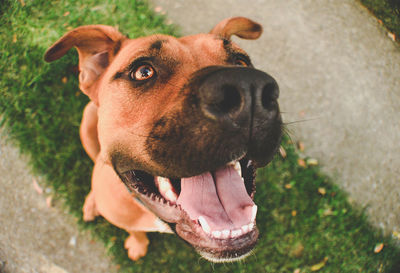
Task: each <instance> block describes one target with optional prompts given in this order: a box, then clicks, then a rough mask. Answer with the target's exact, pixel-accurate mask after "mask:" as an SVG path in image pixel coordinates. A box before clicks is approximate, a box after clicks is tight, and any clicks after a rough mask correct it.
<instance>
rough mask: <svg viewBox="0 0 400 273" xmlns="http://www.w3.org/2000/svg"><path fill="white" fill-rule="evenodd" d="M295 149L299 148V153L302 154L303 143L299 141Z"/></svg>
mask: <svg viewBox="0 0 400 273" xmlns="http://www.w3.org/2000/svg"><path fill="white" fill-rule="evenodd" d="M297 148H299V150H300V151H301V152H304V143H303V142H301V141H299V142H297Z"/></svg>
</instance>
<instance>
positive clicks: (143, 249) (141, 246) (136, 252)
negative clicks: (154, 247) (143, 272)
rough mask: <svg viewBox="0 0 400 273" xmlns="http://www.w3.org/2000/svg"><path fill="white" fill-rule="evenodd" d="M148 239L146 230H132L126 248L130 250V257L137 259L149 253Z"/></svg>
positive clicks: (126, 241)
mask: <svg viewBox="0 0 400 273" xmlns="http://www.w3.org/2000/svg"><path fill="white" fill-rule="evenodd" d="M148 245H149V239H147V236H146V233H145V232H132V233H131V234H130V235H129V237H128V238H126V240H125V248H126V249H127V250H128V257H129V258H130V259H132V260H134V261H137V260H138V259H140V258H141V257H143V256H144V255H146V253H147V246H148Z"/></svg>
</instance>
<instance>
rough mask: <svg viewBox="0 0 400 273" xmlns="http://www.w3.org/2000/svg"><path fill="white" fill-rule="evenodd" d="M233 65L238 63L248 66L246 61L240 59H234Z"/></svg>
mask: <svg viewBox="0 0 400 273" xmlns="http://www.w3.org/2000/svg"><path fill="white" fill-rule="evenodd" d="M235 65H239V66H249V65H248V63H247V62H246V61H244V60H242V59H236V60H235Z"/></svg>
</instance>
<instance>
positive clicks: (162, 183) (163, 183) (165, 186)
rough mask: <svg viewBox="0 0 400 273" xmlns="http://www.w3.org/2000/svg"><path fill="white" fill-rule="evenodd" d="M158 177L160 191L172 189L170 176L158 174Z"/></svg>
mask: <svg viewBox="0 0 400 273" xmlns="http://www.w3.org/2000/svg"><path fill="white" fill-rule="evenodd" d="M156 179H157V182H158V188H159V190H160V192H167V191H168V190H171V189H172V185H171V182H170V181H169V179H168V178H165V177H161V176H157V177H156Z"/></svg>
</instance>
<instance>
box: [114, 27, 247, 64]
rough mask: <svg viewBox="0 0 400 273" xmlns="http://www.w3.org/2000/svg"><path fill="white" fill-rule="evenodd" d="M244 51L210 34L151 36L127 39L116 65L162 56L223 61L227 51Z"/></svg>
mask: <svg viewBox="0 0 400 273" xmlns="http://www.w3.org/2000/svg"><path fill="white" fill-rule="evenodd" d="M229 50H235V51H239V52H243V53H244V51H243V50H242V49H241V48H240V47H239V46H237V45H236V44H235V43H233V42H231V41H230V40H226V39H223V38H221V37H218V36H215V35H211V34H196V35H191V36H185V37H181V38H176V37H173V36H169V35H160V34H158V35H152V36H147V37H141V38H137V39H129V40H127V41H125V42H124V44H123V45H122V47H121V49H120V51H119V53H118V56H117V60H116V61H117V63H118V64H119V66H123V67H124V66H127V65H129V64H130V63H131V62H132V61H134V60H135V59H136V58H138V57H142V56H152V55H163V56H164V57H166V56H169V57H171V58H174V59H177V60H178V59H186V60H188V59H200V60H202V59H207V57H209V58H214V59H225V57H226V55H227V51H229ZM118 57H119V58H118Z"/></svg>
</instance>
